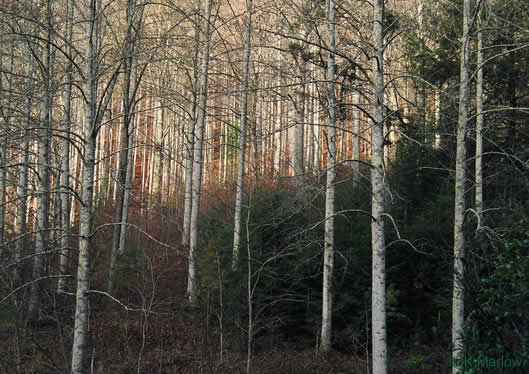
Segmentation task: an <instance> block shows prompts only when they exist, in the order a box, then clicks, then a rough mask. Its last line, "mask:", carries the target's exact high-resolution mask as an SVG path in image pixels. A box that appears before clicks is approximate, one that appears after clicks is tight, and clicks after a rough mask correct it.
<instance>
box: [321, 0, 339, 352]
mask: <svg viewBox="0 0 529 374" xmlns="http://www.w3.org/2000/svg"><path fill="white" fill-rule="evenodd" d="M327 12H328V14H327V17H328V18H327V26H328V29H329V38H330V40H329V62H328V65H327V96H328V100H329V108H328V113H329V127H328V131H327V144H328V147H327V148H328V149H327V173H326V174H327V185H326V191H325V236H324V240H325V243H324V252H323V292H322V314H321V346H320V349H321V350H322V351H324V352H328V351H330V350H331V348H332V346H331V337H332V299H333V298H332V279H333V270H334V199H335V197H334V190H335V184H334V183H335V179H336V93H335V79H336V77H335V69H336V67H335V57H334V52H335V50H336V43H335V35H336V34H335V24H336V13H335V3H334V0H328V2H327Z"/></svg>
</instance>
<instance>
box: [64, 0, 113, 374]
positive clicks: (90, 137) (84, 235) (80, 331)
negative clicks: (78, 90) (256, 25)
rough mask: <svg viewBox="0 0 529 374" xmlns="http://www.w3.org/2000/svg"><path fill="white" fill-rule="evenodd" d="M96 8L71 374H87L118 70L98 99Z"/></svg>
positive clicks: (89, 49)
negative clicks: (99, 182) (104, 148)
mask: <svg viewBox="0 0 529 374" xmlns="http://www.w3.org/2000/svg"><path fill="white" fill-rule="evenodd" d="M98 7H99V6H98V2H97V1H91V2H90V6H89V9H88V18H87V26H86V39H87V45H86V52H85V63H86V72H85V77H86V78H85V79H86V84H85V123H84V131H83V135H84V136H83V140H84V142H85V143H84V154H83V157H82V164H83V174H82V179H81V202H80V215H79V262H78V267H77V292H76V298H75V320H74V338H73V346H72V370H71V373H72V374H85V373H86V370H85V366H84V365H85V360H86V357H87V353H88V352H87V351H88V318H89V309H90V307H89V298H88V291H89V289H90V238H91V237H92V219H93V206H92V205H93V199H94V169H95V168H94V166H95V155H96V144H97V143H96V139H97V132H98V130H99V126H100V123H101V121H102V119H103V114H104V113H105V110H106V108H107V107H108V104H109V102H110V99H111V97H112V92H113V91H114V87H115V85H116V81H117V76H118V71H119V67H118V69H116V71H115V72H114V74H113V76H112V78H111V81H110V82H109V83H108V86H107V87H106V88H105V90H104V92H105V95H106V96H105V97H104V98H99V100H98V94H97V86H98V76H99V74H98V66H99V63H100V61H99V58H100V57H101V56H100V54H99V53H98V52H99V51H98V50H97V47H98V46H99V39H100V38H101V29H100V28H99V27H98V26H99V25H98V22H99V21H98V17H99V11H98ZM98 103H99V107H98Z"/></svg>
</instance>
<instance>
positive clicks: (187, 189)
mask: <svg viewBox="0 0 529 374" xmlns="http://www.w3.org/2000/svg"><path fill="white" fill-rule="evenodd" d="M197 8H198V9H200V6H199V5H198V6H197ZM199 52H200V20H199V19H198V18H195V50H194V56H193V62H194V63H193V82H192V93H191V94H192V107H191V112H190V113H191V116H190V118H189V119H188V121H187V125H186V139H185V140H186V161H185V162H186V164H185V186H184V223H183V226H184V227H183V231H182V245H183V246H186V247H187V246H189V231H190V228H191V205H192V204H191V201H192V198H193V191H192V189H193V165H194V163H193V153H194V152H193V150H194V148H195V127H196V123H197V113H198V112H197V107H198V95H197V93H198V85H199V81H198V80H199V70H198V58H199Z"/></svg>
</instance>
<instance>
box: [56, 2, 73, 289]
mask: <svg viewBox="0 0 529 374" xmlns="http://www.w3.org/2000/svg"><path fill="white" fill-rule="evenodd" d="M73 9H74V7H73V4H72V2H71V1H70V0H68V1H67V11H66V13H67V16H66V17H67V18H66V32H67V34H66V54H67V55H68V56H72V33H73V16H74V10H73ZM67 69H68V70H67V83H66V92H65V94H64V109H65V118H64V122H65V125H64V135H63V137H64V138H63V141H62V145H61V179H60V189H61V213H60V214H61V240H60V243H61V250H60V254H59V274H60V275H65V274H66V272H67V268H68V257H69V253H70V130H71V126H72V86H73V72H72V69H73V64H72V62H71V61H70V62H69V63H68V68H67ZM65 285H66V278H59V280H58V282H57V292H59V293H60V292H64V290H65Z"/></svg>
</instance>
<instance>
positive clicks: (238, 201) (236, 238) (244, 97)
mask: <svg viewBox="0 0 529 374" xmlns="http://www.w3.org/2000/svg"><path fill="white" fill-rule="evenodd" d="M252 6H253V1H252V0H248V23H247V24H246V39H245V45H244V63H243V70H242V74H243V81H242V87H241V88H242V89H241V129H240V131H241V132H240V134H239V145H240V149H239V160H238V165H237V182H236V183H237V189H236V192H235V214H234V216H235V223H234V229H233V254H232V268H233V269H234V270H236V269H237V267H238V266H239V245H240V241H241V210H242V199H243V196H242V195H243V191H244V161H245V158H246V127H247V126H246V124H247V118H248V75H249V74H248V70H249V66H250V52H251V37H252Z"/></svg>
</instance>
